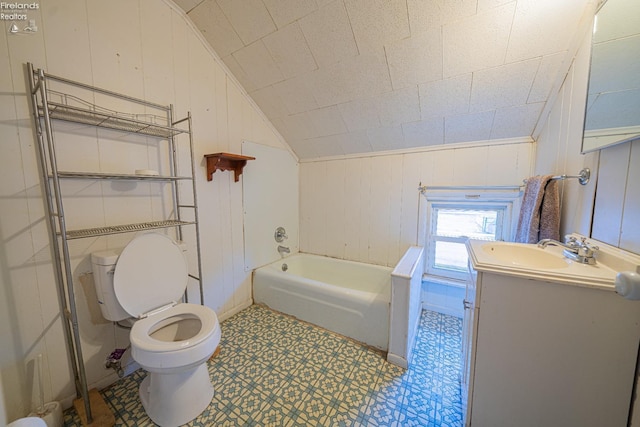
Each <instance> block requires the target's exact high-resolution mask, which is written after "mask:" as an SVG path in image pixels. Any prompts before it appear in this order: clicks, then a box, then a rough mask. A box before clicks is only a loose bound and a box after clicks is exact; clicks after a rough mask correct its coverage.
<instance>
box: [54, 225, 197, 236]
mask: <svg viewBox="0 0 640 427" xmlns="http://www.w3.org/2000/svg"><path fill="white" fill-rule="evenodd" d="M191 224H195V222H192V221H178V220H165V221H151V222H142V223H137V224H124V225H112V226H107V227H97V228H85V229H82V230H68V231H67V240H73V239H83V238H86V237H97V236H106V235H108V234H120V233H132V232H136V231H145V230H154V229H158V228H169V227H177V226H181V225H191Z"/></svg>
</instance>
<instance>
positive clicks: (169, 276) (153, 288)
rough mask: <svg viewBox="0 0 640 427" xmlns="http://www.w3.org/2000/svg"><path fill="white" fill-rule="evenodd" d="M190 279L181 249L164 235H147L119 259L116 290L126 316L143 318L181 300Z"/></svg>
mask: <svg viewBox="0 0 640 427" xmlns="http://www.w3.org/2000/svg"><path fill="white" fill-rule="evenodd" d="M188 280H189V272H188V270H187V263H186V261H185V259H184V256H183V254H182V250H181V249H180V247H179V246H178V245H177V244H176V243H175V242H174V241H173V240H172V239H171V238H170V237H168V236H165V235H164V234H158V233H147V234H142V235H140V236H137V237H136V238H134V239H133V240H132V241H131V242H129V244H128V245H127V246H126V247H125V248H124V249H123V251H122V253H121V254H120V256H119V257H118V261H117V263H116V267H115V271H114V273H113V290H114V292H115V294H116V298H117V300H118V302H119V303H120V305H121V306H122V308H123V309H124V310H125V311H126V312H127V313H129V314H130V315H132V316H134V317H137V318H143V317H145V316H146V315H147V313H149V312H152V311H154V310H157V309H158V308H160V307H163V306H168V305H170V304H175V302H177V301H179V300H180V299H181V298H182V295H183V294H184V291H185V289H186V288H187V281H188Z"/></svg>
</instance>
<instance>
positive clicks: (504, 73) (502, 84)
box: [469, 58, 540, 112]
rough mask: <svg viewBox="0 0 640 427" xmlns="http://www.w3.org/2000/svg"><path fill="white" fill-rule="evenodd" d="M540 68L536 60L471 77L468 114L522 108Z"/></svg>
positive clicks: (504, 66) (485, 71) (482, 71)
mask: <svg viewBox="0 0 640 427" xmlns="http://www.w3.org/2000/svg"><path fill="white" fill-rule="evenodd" d="M539 64H540V59H539V58H537V59H531V60H529V61H522V62H516V63H515V64H508V65H503V66H501V67H496V68H490V69H488V70H481V71H476V72H475V73H473V83H472V85H471V103H470V108H469V111H471V112H478V111H485V110H491V109H495V108H502V107H508V106H511V105H522V104H525V103H526V102H527V98H528V97H529V92H530V91H531V86H532V85H533V79H534V77H535V76H536V72H537V71H538V65H539Z"/></svg>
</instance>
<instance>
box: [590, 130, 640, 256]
mask: <svg viewBox="0 0 640 427" xmlns="http://www.w3.org/2000/svg"><path fill="white" fill-rule="evenodd" d="M639 167H640V139H636V140H635V141H630V142H626V143H624V144H621V145H616V146H613V147H609V148H605V149H604V150H602V152H601V153H600V169H599V179H598V188H602V189H603V191H600V190H599V191H598V192H597V194H596V200H595V208H594V212H593V228H592V232H591V236H592V237H593V238H594V239H597V240H602V241H603V242H607V243H609V244H612V245H614V246H618V247H620V248H622V249H625V250H628V251H631V252H634V253H640V227H639V226H638V220H639V219H640V173H639V172H638V171H639Z"/></svg>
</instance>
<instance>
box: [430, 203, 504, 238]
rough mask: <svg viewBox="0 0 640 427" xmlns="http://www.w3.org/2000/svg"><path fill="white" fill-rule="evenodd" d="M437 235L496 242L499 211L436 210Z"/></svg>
mask: <svg viewBox="0 0 640 427" xmlns="http://www.w3.org/2000/svg"><path fill="white" fill-rule="evenodd" d="M435 213H436V215H435V217H436V235H438V236H448V237H460V236H467V237H470V238H472V239H482V240H495V239H496V221H497V220H498V212H497V210H475V209H444V208H436V209H435Z"/></svg>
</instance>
